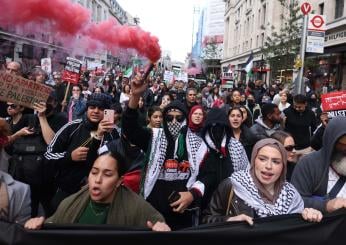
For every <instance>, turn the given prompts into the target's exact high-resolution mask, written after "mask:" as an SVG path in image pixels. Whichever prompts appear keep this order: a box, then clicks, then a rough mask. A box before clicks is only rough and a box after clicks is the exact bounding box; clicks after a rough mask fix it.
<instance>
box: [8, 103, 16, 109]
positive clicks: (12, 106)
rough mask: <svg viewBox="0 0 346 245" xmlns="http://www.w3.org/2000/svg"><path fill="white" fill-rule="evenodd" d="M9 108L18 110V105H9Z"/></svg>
mask: <svg viewBox="0 0 346 245" xmlns="http://www.w3.org/2000/svg"><path fill="white" fill-rule="evenodd" d="M7 107H10V108H12V109H16V108H17V105H15V104H10V105H7Z"/></svg>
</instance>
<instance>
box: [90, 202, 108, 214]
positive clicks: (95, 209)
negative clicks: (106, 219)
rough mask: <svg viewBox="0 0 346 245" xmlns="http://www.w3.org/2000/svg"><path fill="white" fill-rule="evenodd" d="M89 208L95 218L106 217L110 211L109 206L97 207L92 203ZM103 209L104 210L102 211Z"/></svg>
mask: <svg viewBox="0 0 346 245" xmlns="http://www.w3.org/2000/svg"><path fill="white" fill-rule="evenodd" d="M89 206H90V209H91V211H92V212H93V213H94V215H95V216H101V215H104V214H105V213H106V212H107V211H108V209H109V205H107V206H104V207H97V206H96V207H95V206H94V204H93V203H92V201H90V202H89ZM100 209H102V210H100Z"/></svg>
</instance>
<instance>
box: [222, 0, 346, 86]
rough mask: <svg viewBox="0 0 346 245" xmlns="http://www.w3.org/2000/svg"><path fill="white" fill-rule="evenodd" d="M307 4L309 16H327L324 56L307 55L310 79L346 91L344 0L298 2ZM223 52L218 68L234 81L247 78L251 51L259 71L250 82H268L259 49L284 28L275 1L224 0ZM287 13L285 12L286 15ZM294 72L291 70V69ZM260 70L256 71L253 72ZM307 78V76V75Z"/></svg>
mask: <svg viewBox="0 0 346 245" xmlns="http://www.w3.org/2000/svg"><path fill="white" fill-rule="evenodd" d="M303 2H309V3H310V4H311V5H312V13H315V14H323V15H326V19H327V24H326V28H327V31H326V36H325V49H324V54H321V55H317V54H312V53H306V59H308V60H310V62H309V63H310V64H312V67H311V69H310V70H309V71H307V72H311V73H312V79H313V80H317V81H318V82H319V83H321V82H328V83H330V84H332V85H333V86H336V87H338V88H343V89H344V88H345V87H346V85H345V81H346V55H345V52H346V15H345V11H346V5H345V1H344V0H311V1H303V0H299V1H298V3H299V4H302V3H303ZM225 4H226V10H225V16H224V17H225V34H224V52H223V59H222V61H221V66H222V69H223V71H225V72H226V71H232V74H233V76H234V78H235V79H236V80H243V81H245V80H246V79H248V78H247V77H246V74H245V73H244V72H242V71H244V67H245V63H246V61H247V59H248V58H249V56H250V54H251V52H252V53H253V56H254V67H255V68H256V67H257V68H259V67H260V68H261V69H260V70H261V72H256V71H255V74H254V78H253V79H262V80H265V81H266V82H267V83H269V81H270V79H277V78H278V77H271V76H270V75H271V74H270V67H269V65H267V64H266V61H265V60H264V58H263V55H262V53H261V48H262V47H263V45H264V42H265V40H266V38H267V37H270V36H271V35H272V29H271V28H267V27H269V26H273V27H274V30H280V26H281V25H283V23H282V20H281V18H280V16H281V14H284V15H285V14H288V13H287V10H285V9H284V8H283V7H282V6H281V5H280V3H279V1H276V0H225ZM285 11H286V12H285ZM292 69H293V67H292ZM255 70H259V69H255ZM306 75H307V74H306Z"/></svg>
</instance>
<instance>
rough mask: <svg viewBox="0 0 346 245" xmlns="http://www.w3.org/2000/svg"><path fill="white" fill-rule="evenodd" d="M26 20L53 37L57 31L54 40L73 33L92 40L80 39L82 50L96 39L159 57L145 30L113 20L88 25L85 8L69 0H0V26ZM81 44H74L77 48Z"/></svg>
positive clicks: (153, 40)
mask: <svg viewBox="0 0 346 245" xmlns="http://www.w3.org/2000/svg"><path fill="white" fill-rule="evenodd" d="M28 23H34V24H42V23H44V24H45V25H47V23H48V26H50V27H51V29H50V32H51V33H52V34H53V35H55V37H56V36H57V35H59V34H60V35H59V36H60V38H57V39H60V40H66V42H65V44H66V43H68V42H71V37H76V36H77V35H79V36H84V37H90V38H91V39H93V40H89V41H84V44H86V43H88V45H87V46H88V47H86V50H89V51H90V48H92V47H95V49H96V47H98V49H99V45H95V41H97V43H100V44H102V45H104V46H105V47H106V48H107V49H108V50H115V49H116V48H125V49H128V48H131V49H135V50H137V52H138V53H139V54H141V55H144V56H146V57H147V58H148V59H150V61H152V62H156V61H157V60H158V59H159V58H160V56H161V50H160V46H159V43H158V39H157V38H156V37H154V36H152V35H151V34H150V33H149V32H145V31H143V30H142V29H140V28H139V27H129V26H122V25H120V24H118V23H117V21H116V20H115V19H109V20H107V21H104V22H101V23H99V24H95V23H91V24H89V23H90V13H89V11H88V10H87V9H86V8H83V7H82V6H81V5H79V4H74V3H71V2H70V1H69V0H0V27H5V28H6V26H7V25H9V26H24V25H27V24H28ZM37 26H39V25H37ZM37 29H38V30H37V32H42V29H41V28H39V27H37ZM56 34H57V35H56ZM61 34H69V35H65V36H63V35H61ZM83 39H84V38H83ZM78 41H79V40H77V39H76V42H78ZM81 44H82V43H78V44H77V45H78V46H79V47H80V46H81ZM90 44H92V45H90ZM82 45H83V44H82ZM67 46H68V45H67Z"/></svg>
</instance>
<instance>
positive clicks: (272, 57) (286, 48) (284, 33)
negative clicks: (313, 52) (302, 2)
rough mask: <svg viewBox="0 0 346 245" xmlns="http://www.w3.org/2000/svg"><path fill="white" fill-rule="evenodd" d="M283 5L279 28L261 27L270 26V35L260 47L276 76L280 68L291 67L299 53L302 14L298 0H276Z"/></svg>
mask: <svg viewBox="0 0 346 245" xmlns="http://www.w3.org/2000/svg"><path fill="white" fill-rule="evenodd" d="M276 1H278V2H279V3H280V5H281V6H282V7H283V13H282V14H281V15H280V19H281V23H282V25H281V27H280V30H275V27H274V26H273V25H271V26H270V25H269V24H268V26H267V27H266V26H262V29H264V30H265V29H266V28H271V31H272V34H271V36H267V37H266V40H265V42H264V45H263V47H262V53H263V54H264V56H265V58H266V59H267V61H268V62H269V64H270V67H271V70H272V76H273V77H277V76H278V75H279V74H280V70H287V69H293V64H294V59H295V57H296V55H297V54H299V49H300V41H301V32H302V15H301V13H300V7H299V2H298V0H291V1H287V0H276Z"/></svg>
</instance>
